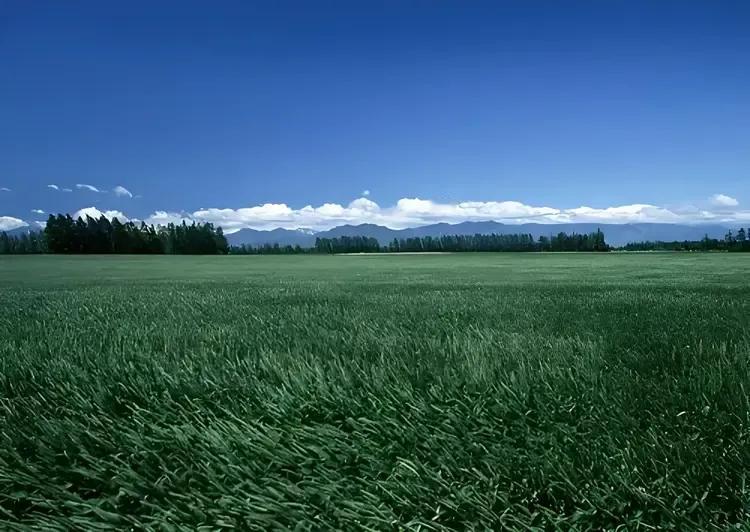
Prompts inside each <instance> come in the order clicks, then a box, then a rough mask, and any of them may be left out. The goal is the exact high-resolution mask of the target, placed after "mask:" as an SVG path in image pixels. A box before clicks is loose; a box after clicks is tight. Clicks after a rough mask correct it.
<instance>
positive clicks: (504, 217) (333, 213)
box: [181, 197, 750, 233]
mask: <svg viewBox="0 0 750 532" xmlns="http://www.w3.org/2000/svg"><path fill="white" fill-rule="evenodd" d="M181 216H182V217H184V216H185V215H184V214H183V215H181ZM190 218H191V219H194V220H197V221H203V222H212V223H214V224H216V225H221V226H222V227H223V228H224V229H225V231H227V232H228V233H231V232H234V231H237V230H239V229H242V228H245V227H250V228H254V229H274V228H277V227H282V228H286V229H297V228H301V227H302V228H313V229H317V230H323V229H329V228H331V227H335V226H337V225H342V224H361V223H374V224H379V225H385V226H387V227H392V228H404V227H415V226H419V225H426V224H432V223H439V222H447V223H460V222H466V221H487V220H495V221H500V222H504V223H508V224H520V223H575V222H590V223H638V222H661V223H688V224H689V223H700V222H708V221H711V222H733V221H735V222H740V221H743V220H748V219H750V212H742V211H738V212H734V213H727V212H725V211H721V212H718V211H717V212H713V211H707V210H700V209H697V208H695V207H690V208H682V209H680V210H671V209H668V208H666V207H660V206H657V205H650V204H632V205H620V206H615V207H605V208H595V207H588V206H581V207H576V208H571V209H558V208H554V207H548V206H533V205H526V204H524V203H521V202H518V201H465V202H459V203H438V202H434V201H432V200H426V199H421V198H402V199H400V200H398V202H397V203H396V205H394V206H392V207H380V206H379V205H378V204H377V203H375V202H374V201H372V200H370V199H368V198H365V197H362V198H358V199H356V200H354V201H352V202H351V203H350V204H349V205H347V206H343V205H339V204H336V203H324V204H323V205H320V206H319V207H313V206H311V205H307V206H305V207H302V208H301V209H292V208H291V207H289V206H288V205H286V204H284V203H266V204H264V205H258V206H255V207H246V208H241V209H201V210H198V211H196V212H194V213H192V214H191V215H190Z"/></svg>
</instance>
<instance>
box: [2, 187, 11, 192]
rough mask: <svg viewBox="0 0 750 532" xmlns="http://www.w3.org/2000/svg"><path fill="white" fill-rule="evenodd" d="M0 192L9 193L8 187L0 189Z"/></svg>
mask: <svg viewBox="0 0 750 532" xmlns="http://www.w3.org/2000/svg"><path fill="white" fill-rule="evenodd" d="M0 192H11V190H10V189H9V188H8V187H0Z"/></svg>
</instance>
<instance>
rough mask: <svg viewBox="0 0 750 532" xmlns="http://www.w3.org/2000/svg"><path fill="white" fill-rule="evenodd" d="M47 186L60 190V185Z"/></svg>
mask: <svg viewBox="0 0 750 532" xmlns="http://www.w3.org/2000/svg"><path fill="white" fill-rule="evenodd" d="M47 188H51V189H52V190H60V187H58V186H57V185H47Z"/></svg>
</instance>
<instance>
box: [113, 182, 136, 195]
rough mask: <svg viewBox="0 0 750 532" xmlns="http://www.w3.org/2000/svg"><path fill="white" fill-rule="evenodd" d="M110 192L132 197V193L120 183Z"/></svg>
mask: <svg viewBox="0 0 750 532" xmlns="http://www.w3.org/2000/svg"><path fill="white" fill-rule="evenodd" d="M112 192H113V193H114V194H115V196H118V197H127V198H132V197H133V194H131V192H130V191H129V190H128V189H127V188H125V187H123V186H122V185H117V186H116V187H115V188H113V189H112Z"/></svg>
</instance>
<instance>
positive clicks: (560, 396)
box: [0, 254, 750, 530]
mask: <svg viewBox="0 0 750 532" xmlns="http://www.w3.org/2000/svg"><path fill="white" fill-rule="evenodd" d="M748 279H750V257H744V256H740V255H726V254H722V255H689V254H685V255H668V254H658V255H617V254H611V255H583V254H582V255H577V254H576V255H544V254H539V255H531V254H529V255H513V254H498V255H496V254H486V255H472V254H464V255H440V256H382V257H319V256H312V257H310V256H304V257H271V256H268V257H203V258H199V257H150V258H149V257H99V258H97V257H21V258H19V257H8V258H1V259H0V281H1V284H0V299H1V300H2V305H0V528H3V529H24V528H26V527H29V526H36V527H41V528H48V529H59V530H69V529H85V530H96V529H100V530H104V529H123V528H135V529H154V530H169V529H174V530H178V529H185V530H194V529H199V528H200V527H205V529H206V530H208V529H216V528H231V527H234V528H238V529H258V530H261V529H269V528H292V529H293V528H295V527H298V528H300V529H330V528H339V529H378V530H382V529H385V530H389V529H399V528H400V529H404V528H405V529H414V530H417V529H421V530H444V529H460V530H463V529H467V528H480V529H486V528H492V529H502V528H510V529H521V530H523V529H533V528H546V529H554V528H555V527H557V528H560V529H571V528H574V529H583V530H585V529H609V528H615V527H617V526H619V525H625V526H626V527H627V529H629V530H637V529H643V530H646V529H651V528H654V527H662V528H675V529H680V530H690V529H726V528H727V527H731V526H734V525H736V526H740V525H741V524H743V523H745V521H746V520H747V519H748V518H750V493H748V490H750V486H748V485H747V481H748V479H747V478H746V476H747V472H748V471H750V441H749V438H750V403H749V401H750V399H749V398H748V393H750V367H749V366H750V329H749V328H748V319H750V282H748Z"/></svg>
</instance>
